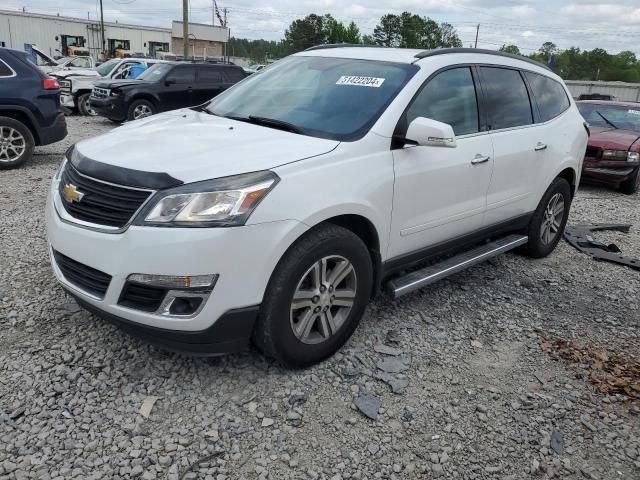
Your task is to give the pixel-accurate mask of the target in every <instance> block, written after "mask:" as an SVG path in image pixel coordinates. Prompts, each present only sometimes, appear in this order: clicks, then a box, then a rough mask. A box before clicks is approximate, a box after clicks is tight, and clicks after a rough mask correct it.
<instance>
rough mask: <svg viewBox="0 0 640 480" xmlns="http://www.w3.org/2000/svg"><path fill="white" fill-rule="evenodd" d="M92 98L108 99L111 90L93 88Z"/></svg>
mask: <svg viewBox="0 0 640 480" xmlns="http://www.w3.org/2000/svg"><path fill="white" fill-rule="evenodd" d="M91 96H92V97H94V98H107V97H108V96H109V90H107V89H106V88H100V87H93V90H91Z"/></svg>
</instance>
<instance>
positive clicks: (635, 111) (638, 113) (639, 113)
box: [627, 110, 640, 115]
mask: <svg viewBox="0 0 640 480" xmlns="http://www.w3.org/2000/svg"><path fill="white" fill-rule="evenodd" d="M627 112H628V113H630V114H632V115H640V110H627Z"/></svg>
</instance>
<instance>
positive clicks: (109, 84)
mask: <svg viewBox="0 0 640 480" xmlns="http://www.w3.org/2000/svg"><path fill="white" fill-rule="evenodd" d="M142 83H143V82H142V80H126V79H124V80H100V81H98V82H97V83H96V84H95V86H96V87H100V88H117V87H128V86H129V85H140V84H142Z"/></svg>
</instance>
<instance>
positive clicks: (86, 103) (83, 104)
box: [78, 93, 98, 117]
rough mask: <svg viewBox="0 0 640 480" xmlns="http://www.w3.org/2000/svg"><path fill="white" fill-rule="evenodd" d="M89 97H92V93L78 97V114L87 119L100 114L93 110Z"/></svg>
mask: <svg viewBox="0 0 640 480" xmlns="http://www.w3.org/2000/svg"><path fill="white" fill-rule="evenodd" d="M89 97H91V94H90V93H83V94H82V95H80V96H79V97H78V112H80V115H84V116H85V117H95V116H96V115H98V112H96V111H95V110H94V109H93V108H91V103H90V98H89Z"/></svg>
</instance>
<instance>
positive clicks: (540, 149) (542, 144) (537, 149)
mask: <svg viewBox="0 0 640 480" xmlns="http://www.w3.org/2000/svg"><path fill="white" fill-rule="evenodd" d="M546 149H547V146H546V145H545V144H544V143H542V142H538V144H537V145H536V146H535V148H534V150H535V151H536V152H540V151H542V150H546Z"/></svg>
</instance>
